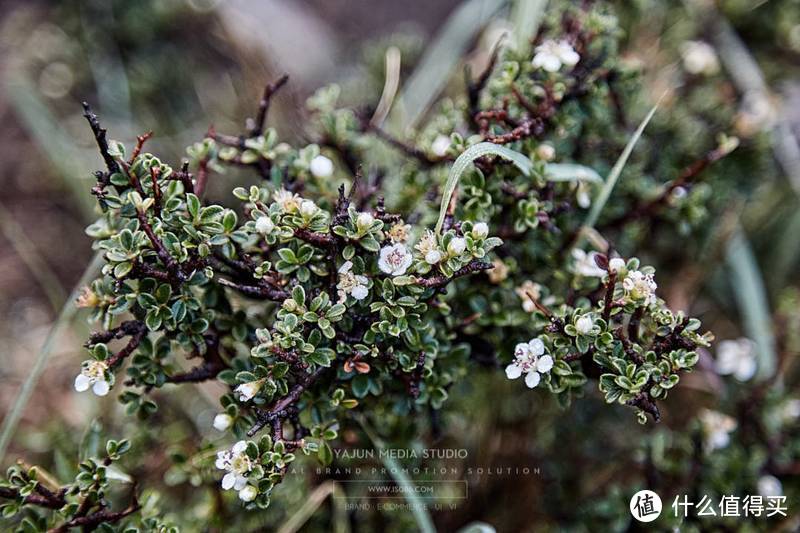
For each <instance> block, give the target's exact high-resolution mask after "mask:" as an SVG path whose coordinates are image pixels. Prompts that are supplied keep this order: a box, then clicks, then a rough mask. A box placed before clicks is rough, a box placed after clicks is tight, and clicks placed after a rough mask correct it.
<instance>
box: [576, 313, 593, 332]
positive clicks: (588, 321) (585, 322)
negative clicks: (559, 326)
mask: <svg viewBox="0 0 800 533" xmlns="http://www.w3.org/2000/svg"><path fill="white" fill-rule="evenodd" d="M593 327H594V319H593V318H592V315H583V316H582V317H580V318H579V319H578V320H576V321H575V329H576V330H577V331H578V333H580V334H581V335H588V334H589V333H590V332H591V331H592V328H593Z"/></svg>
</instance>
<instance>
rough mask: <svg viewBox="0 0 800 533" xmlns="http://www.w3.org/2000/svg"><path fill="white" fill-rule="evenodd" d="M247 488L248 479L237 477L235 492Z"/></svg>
mask: <svg viewBox="0 0 800 533" xmlns="http://www.w3.org/2000/svg"><path fill="white" fill-rule="evenodd" d="M246 486H247V478H246V477H244V476H236V481H235V482H234V483H233V490H242V489H243V488H245V487H246Z"/></svg>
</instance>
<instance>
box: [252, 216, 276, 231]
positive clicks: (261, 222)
mask: <svg viewBox="0 0 800 533" xmlns="http://www.w3.org/2000/svg"><path fill="white" fill-rule="evenodd" d="M274 230H275V223H274V222H273V221H272V219H271V218H269V217H267V216H263V217H258V219H257V220H256V231H257V232H259V233H261V234H263V235H269V234H270V233H272V232H273V231H274Z"/></svg>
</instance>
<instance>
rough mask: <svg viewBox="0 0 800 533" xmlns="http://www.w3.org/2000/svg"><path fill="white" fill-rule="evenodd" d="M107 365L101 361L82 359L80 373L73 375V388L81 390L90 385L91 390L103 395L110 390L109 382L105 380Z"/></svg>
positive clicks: (86, 388)
mask: <svg viewBox="0 0 800 533" xmlns="http://www.w3.org/2000/svg"><path fill="white" fill-rule="evenodd" d="M107 371H108V365H107V364H106V363H104V362H103V361H84V362H83V368H81V373H80V374H78V375H77V376H76V377H75V390H76V391H78V392H83V391H85V390H88V389H89V387H90V386H91V387H92V392H93V393H95V394H96V395H98V396H105V395H106V394H108V391H109V390H111V384H110V383H109V382H108V381H106V372H107Z"/></svg>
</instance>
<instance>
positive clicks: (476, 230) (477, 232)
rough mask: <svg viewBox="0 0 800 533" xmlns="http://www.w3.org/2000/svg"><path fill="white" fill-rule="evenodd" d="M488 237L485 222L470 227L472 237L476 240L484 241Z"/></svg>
mask: <svg viewBox="0 0 800 533" xmlns="http://www.w3.org/2000/svg"><path fill="white" fill-rule="evenodd" d="M487 235H489V225H488V224H487V223H486V222H478V223H477V224H475V225H474V226H472V236H473V237H475V238H476V239H485V238H486V236H487Z"/></svg>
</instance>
